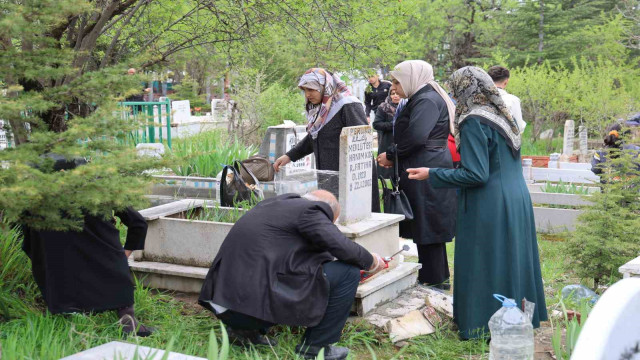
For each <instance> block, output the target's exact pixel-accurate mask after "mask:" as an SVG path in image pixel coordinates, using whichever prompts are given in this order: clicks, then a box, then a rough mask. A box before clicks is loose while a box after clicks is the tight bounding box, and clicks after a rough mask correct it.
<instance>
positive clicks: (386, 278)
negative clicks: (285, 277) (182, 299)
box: [129, 260, 422, 316]
mask: <svg viewBox="0 0 640 360" xmlns="http://www.w3.org/2000/svg"><path fill="white" fill-rule="evenodd" d="M129 267H130V268H131V270H132V271H133V273H134V275H135V276H136V277H137V278H138V279H141V281H142V283H143V284H144V285H145V286H148V287H152V288H157V289H165V290H174V291H181V292H187V293H199V292H200V289H201V288H202V282H203V281H204V278H205V277H206V276H207V272H208V271H209V269H208V268H203V267H196V266H185V265H175V264H166V263H159V262H151V261H134V260H129ZM421 267H422V265H421V264H419V263H401V264H399V265H398V266H396V267H395V268H392V269H390V270H387V271H386V272H384V273H381V274H379V275H377V276H375V277H374V278H372V279H370V280H369V281H367V282H365V283H364V284H361V285H360V286H358V290H357V291H356V301H355V303H354V306H355V309H354V310H355V312H356V313H357V314H358V315H359V316H364V315H365V314H367V313H368V312H370V311H372V310H373V309H375V308H376V307H377V306H379V305H381V304H384V303H386V302H388V301H391V300H393V299H395V298H396V297H398V296H399V295H400V293H402V291H404V290H406V289H409V288H411V287H412V286H414V285H415V283H416V281H417V279H418V270H419V269H420V268H421Z"/></svg>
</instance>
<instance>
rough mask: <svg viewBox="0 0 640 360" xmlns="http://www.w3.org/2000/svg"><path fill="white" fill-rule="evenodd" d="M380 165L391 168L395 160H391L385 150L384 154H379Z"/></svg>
mask: <svg viewBox="0 0 640 360" xmlns="http://www.w3.org/2000/svg"><path fill="white" fill-rule="evenodd" d="M377 160H378V165H380V166H382V167H384V168H390V167H392V166H393V161H389V160H388V159H387V153H386V152H383V153H382V154H378V158H377Z"/></svg>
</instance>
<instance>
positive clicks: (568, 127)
mask: <svg viewBox="0 0 640 360" xmlns="http://www.w3.org/2000/svg"><path fill="white" fill-rule="evenodd" d="M575 127H576V125H575V122H574V121H573V120H567V121H565V122H564V144H563V147H562V154H563V155H567V156H571V155H573V139H574V137H575Z"/></svg>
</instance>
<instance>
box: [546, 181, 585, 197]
mask: <svg viewBox="0 0 640 360" xmlns="http://www.w3.org/2000/svg"><path fill="white" fill-rule="evenodd" d="M540 190H541V191H542V192H546V193H557V194H574V195H589V187H588V186H583V185H576V184H571V183H565V182H562V180H560V181H558V182H557V183H552V182H549V181H547V182H546V183H545V184H544V186H543V187H542V188H541V189H540Z"/></svg>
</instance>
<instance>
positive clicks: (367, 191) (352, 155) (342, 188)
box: [338, 125, 373, 225]
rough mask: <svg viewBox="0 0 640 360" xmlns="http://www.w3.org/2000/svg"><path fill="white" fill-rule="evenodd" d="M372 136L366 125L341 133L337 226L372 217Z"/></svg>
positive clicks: (347, 128) (348, 128)
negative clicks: (338, 215)
mask: <svg viewBox="0 0 640 360" xmlns="http://www.w3.org/2000/svg"><path fill="white" fill-rule="evenodd" d="M372 167H373V133H372V131H371V127H369V126H368V125H363V126H351V127H345V128H343V129H342V133H340V180H339V201H340V207H341V208H342V210H341V212H340V218H339V220H338V221H339V223H340V224H342V225H347V224H351V223H355V222H358V221H360V220H364V219H367V218H369V217H371V186H372V181H373V179H372V176H373V171H372V170H373V169H372Z"/></svg>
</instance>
